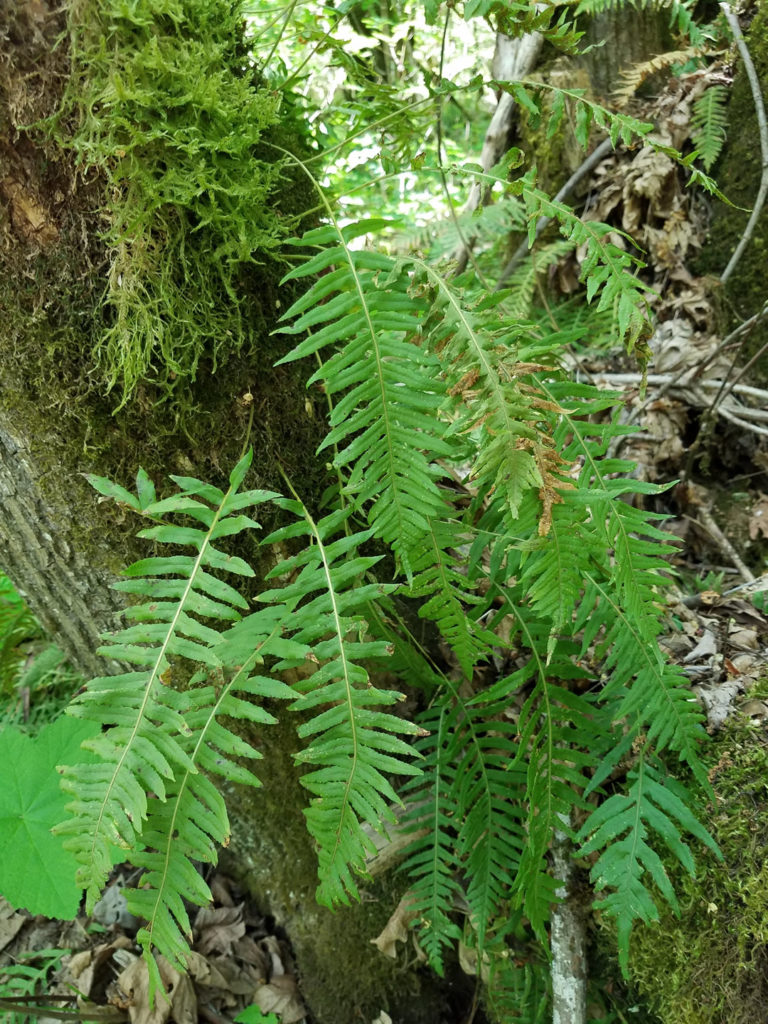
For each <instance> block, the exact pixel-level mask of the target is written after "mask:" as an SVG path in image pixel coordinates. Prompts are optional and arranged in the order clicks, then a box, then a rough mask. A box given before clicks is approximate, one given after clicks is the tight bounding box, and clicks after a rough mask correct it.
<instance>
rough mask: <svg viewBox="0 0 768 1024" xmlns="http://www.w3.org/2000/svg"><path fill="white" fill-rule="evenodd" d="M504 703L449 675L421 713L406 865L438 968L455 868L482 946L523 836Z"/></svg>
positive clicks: (517, 772) (423, 938)
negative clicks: (468, 695) (419, 768)
mask: <svg viewBox="0 0 768 1024" xmlns="http://www.w3.org/2000/svg"><path fill="white" fill-rule="evenodd" d="M505 708H506V703H504V702H498V701H497V702H496V703H494V704H490V703H487V702H485V700H483V702H482V704H477V705H475V704H474V703H473V702H472V701H469V700H465V699H464V698H462V696H461V694H460V693H459V692H458V690H457V689H456V688H455V687H454V686H453V685H452V684H450V683H446V689H445V692H444V693H443V694H442V695H440V697H439V699H438V700H437V702H436V704H435V707H434V708H433V709H432V710H431V711H430V712H428V713H427V714H426V715H424V716H423V717H422V719H420V724H421V725H422V726H423V727H424V729H425V730H426V731H427V733H428V735H427V736H426V737H425V738H424V739H422V740H420V741H419V743H418V744H417V746H418V749H419V750H420V752H421V753H422V754H423V755H424V758H425V763H424V776H423V778H422V779H419V780H418V781H417V782H414V783H412V784H410V785H409V787H408V801H409V805H410V806H412V808H413V810H412V811H411V812H410V814H409V817H408V819H407V820H408V821H409V823H410V824H411V828H412V829H413V830H414V831H415V832H416V838H415V839H414V842H413V844H412V846H411V847H410V848H409V851H410V855H409V857H408V860H407V861H406V863H405V864H404V866H403V868H404V870H407V871H408V872H409V874H410V876H411V882H412V884H411V890H410V891H411V894H412V903H413V905H414V906H415V907H416V909H417V912H418V913H419V915H420V918H421V931H420V942H422V943H423V945H424V948H425V950H427V951H428V952H429V956H430V958H431V962H432V963H433V965H434V966H435V967H436V969H438V970H442V955H443V954H442V950H443V948H444V947H445V946H446V945H449V944H450V943H452V941H453V940H454V938H455V936H456V929H455V925H454V924H453V922H452V921H451V920H450V917H449V916H448V915H449V912H450V909H451V906H452V903H450V902H445V900H446V898H447V897H448V895H449V894H451V898H453V896H455V894H456V892H457V888H456V886H457V883H456V872H457V871H459V870H460V871H461V872H462V873H463V875H464V876H465V878H466V900H467V903H468V905H469V912H470V918H471V922H472V926H473V928H474V930H475V934H476V937H477V945H478V948H479V949H480V950H482V949H483V947H484V945H485V937H486V932H487V930H488V928H489V926H490V922H491V921H493V919H494V917H495V916H496V915H497V914H498V912H499V910H500V908H501V907H502V906H503V904H504V902H505V901H506V900H508V899H509V895H510V893H511V891H512V884H513V881H514V878H515V876H516V873H517V869H518V865H519V863H520V859H521V856H522V851H523V848H524V846H525V843H526V836H525V830H524V827H523V825H522V822H521V819H522V817H523V815H522V811H521V807H522V804H523V799H524V794H525V770H524V768H523V767H521V765H520V764H519V759H518V757H517V754H518V747H517V744H516V742H515V733H516V729H515V727H514V725H513V724H512V723H511V722H510V721H509V720H508V718H507V717H506V716H505V715H504V711H505Z"/></svg>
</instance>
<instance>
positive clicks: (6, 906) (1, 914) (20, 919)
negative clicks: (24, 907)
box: [0, 896, 27, 950]
mask: <svg viewBox="0 0 768 1024" xmlns="http://www.w3.org/2000/svg"><path fill="white" fill-rule="evenodd" d="M26 920H27V918H26V916H25V915H24V914H19V913H17V911H15V910H14V909H13V907H12V906H11V905H10V903H8V902H7V901H6V900H5V899H3V897H2V896H0V950H2V949H5V947H6V946H7V945H8V943H9V942H11V941H12V940H13V939H14V937H15V936H16V935H17V934H18V932H19V931H20V929H21V928H22V927H23V925H24V922H25V921H26Z"/></svg>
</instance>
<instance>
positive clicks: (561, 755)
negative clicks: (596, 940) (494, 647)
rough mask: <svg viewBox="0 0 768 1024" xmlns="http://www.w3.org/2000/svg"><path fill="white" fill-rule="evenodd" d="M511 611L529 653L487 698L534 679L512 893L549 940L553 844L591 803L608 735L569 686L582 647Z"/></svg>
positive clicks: (525, 717) (523, 741) (521, 727)
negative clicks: (520, 843) (521, 837)
mask: <svg viewBox="0 0 768 1024" xmlns="http://www.w3.org/2000/svg"><path fill="white" fill-rule="evenodd" d="M506 611H507V613H508V614H512V615H514V617H515V618H516V620H517V624H518V630H519V637H520V639H521V641H522V643H523V644H524V646H525V648H526V649H527V650H528V651H530V658H529V659H528V661H527V662H526V663H525V664H524V665H523V666H522V667H521V668H520V669H518V670H517V671H516V672H515V673H513V674H512V675H511V676H508V677H506V678H505V679H502V680H499V682H498V683H496V684H495V685H494V686H493V687H491V689H490V690H489V691H488V693H487V694H485V695H484V697H487V698H488V699H489V700H493V699H494V698H495V699H497V700H498V699H499V698H500V697H501V696H502V695H505V696H506V697H507V699H510V697H511V695H512V694H514V693H515V692H520V691H521V690H522V689H523V687H525V686H526V684H528V683H529V682H530V681H531V680H532V681H533V684H534V685H533V688H532V689H531V691H530V693H529V695H528V697H527V698H526V700H525V702H524V704H523V706H522V709H521V711H520V715H519V718H518V721H517V729H518V754H517V759H518V762H519V765H520V768H521V770H523V771H525V773H526V790H525V802H524V808H525V831H526V843H525V845H524V847H523V851H522V856H521V858H520V863H519V866H518V870H517V874H516V876H515V880H514V887H513V891H514V894H515V905H517V906H518V907H520V908H521V909H522V911H523V912H524V914H525V915H526V917H527V918H528V920H529V922H530V925H531V928H532V929H533V931H534V932H535V934H536V935H537V937H538V938H539V939H540V941H542V942H544V943H546V941H547V939H546V930H545V925H546V922H547V920H548V918H549V911H550V907H551V906H552V904H553V903H555V902H556V896H555V892H556V889H557V887H558V885H559V881H558V879H556V878H553V877H552V875H551V874H550V869H549V864H548V860H547V853H548V851H549V845H550V842H551V839H552V837H553V835H554V832H555V830H556V829H561V830H562V828H563V822H564V821H567V820H568V819H569V818H570V816H571V812H572V810H573V808H574V807H585V806H586V803H585V800H584V798H583V795H582V794H583V793H584V791H585V790H586V789H587V786H588V783H589V779H590V776H591V774H592V771H593V770H594V768H595V766H596V765H597V764H598V763H599V761H600V756H601V753H603V752H604V751H605V749H606V748H607V747H608V746H609V742H608V736H609V734H608V733H607V730H606V729H605V726H604V724H603V722H602V721H601V716H600V715H599V713H597V709H596V708H595V706H594V703H592V702H590V701H589V700H588V699H586V698H584V697H582V696H580V695H579V694H578V693H574V692H572V690H570V689H569V688H568V686H569V683H571V684H572V683H573V681H574V680H578V679H583V678H585V676H586V673H585V672H584V670H583V669H581V668H579V667H578V665H577V664H576V658H575V655H576V653H577V650H578V645H576V644H574V643H573V642H568V641H564V640H558V641H557V643H556V644H552V643H551V640H550V638H549V636H548V629H547V625H546V624H543V623H540V622H536V620H535V619H533V618H532V617H531V616H530V615H525V614H523V613H522V611H521V608H520V606H519V605H517V603H516V602H515V603H513V602H512V601H510V602H508V603H507V605H506ZM547 649H549V656H548V657H547V658H546V660H545V651H547Z"/></svg>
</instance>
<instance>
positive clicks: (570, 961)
mask: <svg viewBox="0 0 768 1024" xmlns="http://www.w3.org/2000/svg"><path fill="white" fill-rule="evenodd" d="M561 817H562V818H563V823H564V824H566V825H567V824H568V820H567V818H565V817H564V816H563V815H561ZM552 870H553V872H554V874H555V877H556V878H559V879H560V880H561V882H562V885H561V886H560V888H559V889H558V890H557V896H558V898H559V899H561V900H562V902H561V903H557V904H556V905H555V906H554V908H553V910H552V935H551V946H552V1024H584V1022H585V1021H586V1019H587V936H586V928H585V925H584V913H583V911H582V910H581V909H580V908H579V906H578V903H577V900H576V898H575V897H574V895H573V892H571V889H572V887H573V874H574V871H573V860H572V859H571V841H570V839H569V838H568V836H567V835H566V834H565V832H563V831H561V830H560V829H557V830H556V831H555V836H554V841H553V843H552Z"/></svg>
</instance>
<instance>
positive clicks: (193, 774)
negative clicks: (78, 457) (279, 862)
mask: <svg viewBox="0 0 768 1024" xmlns="http://www.w3.org/2000/svg"><path fill="white" fill-rule="evenodd" d="M250 462H251V454H250V453H248V454H247V455H246V456H244V458H243V459H241V461H240V462H239V463H238V465H237V466H236V467H235V469H234V470H233V471H232V473H231V475H230V479H229V488H228V490H227V491H226V492H224V491H221V490H220V489H219V488H217V487H214V486H212V485H210V484H205V483H202V482H201V481H199V480H196V479H193V478H190V477H173V478H172V479H173V480H174V481H175V483H176V484H177V485H178V487H179V489H180V490H179V493H178V494H176V495H174V496H172V497H170V498H166V499H163V500H160V501H158V500H157V499H156V495H155V489H154V486H153V485H152V483H151V481H149V479H148V477H147V476H146V474H144V473H143V472H140V473H139V476H138V479H137V495H133V494H131V493H130V492H129V491H127V490H125V489H124V488H122V487H120V486H119V485H116V484H113V483H110V482H109V481H107V480H103V479H101V478H97V477H92V478H91V483H92V484H93V485H94V486H95V487H96V489H97V490H99V491H100V492H101V493H103V494H106V495H108V496H110V497H113V498H116V499H117V500H118V501H121V502H123V503H124V504H126V505H127V506H129V507H130V508H132V509H134V510H135V511H137V512H140V513H141V514H142V515H144V516H146V517H148V518H150V519H152V520H153V521H154V522H155V525H153V526H151V527H148V528H147V529H144V530H142V531H141V533H140V534H139V536H141V537H146V538H147V539H150V540H153V541H155V542H159V543H161V544H171V545H174V546H181V547H191V548H192V550H193V553H192V554H171V555H162V556H156V557H151V558H147V559H144V560H142V561H140V562H136V563H135V564H134V565H132V566H131V567H130V568H129V569H128V570H127V571H126V575H127V576H128V577H129V578H128V579H127V580H124V581H122V582H119V583H117V584H116V587H117V589H119V590H122V591H124V592H127V593H129V594H133V595H137V596H138V597H139V598H140V599H142V600H141V601H140V603H138V604H135V605H133V606H131V607H130V608H128V609H127V612H126V615H127V616H128V618H129V619H130V620H132V621H133V623H134V624H133V625H128V626H126V627H125V628H124V629H122V630H121V631H119V632H118V633H117V634H116V635H114V636H109V637H108V638H107V640H108V644H107V645H106V646H105V647H104V648H102V649H101V653H103V654H104V655H105V656H107V657H109V658H111V659H113V660H115V661H120V662H129V663H132V664H134V665H136V666H137V667H136V668H135V669H134V670H133V671H129V672H123V673H121V674H118V675H113V676H105V677H102V678H98V679H95V680H93V681H92V682H91V683H90V684H89V686H88V688H87V690H86V692H85V693H83V694H82V695H80V696H79V697H76V698H75V700H74V701H73V703H72V705H71V707H70V709H69V711H70V713H71V714H73V715H75V716H77V717H80V718H84V719H87V720H89V721H93V722H96V723H98V724H99V725H101V726H102V729H103V731H102V733H101V734H100V735H99V736H97V737H96V738H95V739H93V740H89V741H87V742H86V744H84V746H85V747H87V749H89V750H91V751H93V752H94V753H96V754H97V755H98V756H99V758H100V760H99V761H98V762H97V763H95V764H78V765H74V766H70V767H67V768H65V769H64V777H63V786H64V789H65V790H66V791H67V792H68V793H70V794H71V795H72V797H73V800H72V802H71V803H70V804H69V805H68V810H69V812H70V814H71V817H70V818H69V819H68V820H67V821H66V822H64V823H63V824H62V825H61V826H60V828H59V831H60V832H61V833H63V834H64V835H66V836H68V837H69V838H68V839H67V846H68V847H69V849H71V850H72V852H73V853H74V854H75V857H76V858H77V860H78V861H79V862H80V868H79V871H78V882H79V884H80V885H82V886H83V887H84V888H86V890H87V905H88V907H89V908H91V907H92V906H93V905H94V903H95V902H96V900H97V899H98V897H99V894H100V892H101V888H102V886H103V884H104V882H105V880H106V877H107V874H108V872H109V870H110V868H111V864H112V850H113V847H115V846H117V847H121V848H123V849H124V850H125V851H126V852H127V855H128V856H129V857H130V858H131V859H132V860H133V862H134V863H135V864H137V865H138V866H141V867H144V868H146V869H147V874H146V876H145V880H146V882H147V888H144V889H142V890H141V891H134V892H133V893H132V895H131V904H130V905H131V907H132V908H133V909H134V910H135V911H136V912H137V913H139V914H141V915H142V916H145V917H146V919H147V922H148V923H147V926H146V928H145V929H143V930H142V932H141V935H140V941H141V943H142V945H143V946H144V949H145V951H146V953H147V959H148V961H149V962H150V965H151V969H152V971H153V982H154V983H155V984H159V975H158V974H157V972H156V968H155V967H154V961H153V958H152V956H151V955H150V954H151V953H152V951H153V950H154V949H156V950H157V951H158V952H160V953H162V954H164V955H165V956H166V957H168V959H169V960H170V961H171V962H173V963H175V964H177V965H180V966H183V964H184V958H185V953H186V951H187V949H188V946H187V943H188V941H189V937H190V927H189V920H188V917H187V913H186V910H185V908H184V904H183V899H185V898H186V899H189V900H191V901H192V902H193V903H197V904H204V903H206V902H207V901H208V899H209V898H210V893H209V892H208V889H207V886H206V885H205V883H204V882H203V880H202V878H201V877H200V876H199V875H198V873H197V871H196V869H195V867H194V866H193V863H192V861H193V860H198V861H203V862H207V863H211V862H213V861H215V859H216V852H215V844H216V843H221V842H224V841H225V840H226V837H227V835H228V823H227V815H226V810H225V807H224V803H223V799H222V797H221V795H220V794H219V793H218V791H217V790H216V789H215V787H214V786H213V785H212V783H211V782H210V781H209V779H208V778H207V777H206V775H205V774H203V771H207V772H213V773H215V774H218V775H223V776H225V777H227V778H233V779H236V780H237V781H250V782H253V781H255V780H254V778H253V776H251V774H250V773H248V772H246V771H245V770H244V769H242V768H241V767H240V766H239V765H237V764H235V763H234V762H232V761H231V757H232V756H242V755H244V756H248V757H252V758H253V757H258V756H259V754H258V752H257V751H256V750H254V749H253V748H252V747H251V746H250V745H249V744H247V743H245V742H244V741H242V740H240V739H238V737H236V736H235V735H234V734H233V733H231V732H230V731H229V730H227V729H225V728H223V727H222V726H221V725H220V724H219V723H218V722H217V721H216V715H217V714H226V715H229V716H231V717H233V718H239V719H245V720H251V721H256V722H260V723H265V722H268V721H270V716H268V715H265V714H264V713H263V712H262V711H261V709H260V708H259V707H258V705H253V704H251V703H250V702H249V701H247V700H243V699H242V698H240V697H236V696H235V694H236V693H237V692H238V691H240V692H242V693H244V694H246V695H258V696H286V694H290V691H289V690H288V688H287V687H286V688H282V687H280V686H278V685H277V684H275V683H273V682H271V681H266V680H263V679H261V678H260V677H251V676H250V675H249V673H248V670H247V668H246V666H242V667H241V669H240V670H239V671H238V672H237V673H236V674H235V675H234V676H233V678H232V679H231V680H229V681H228V682H225V681H224V680H223V679H221V678H219V681H218V684H217V685H208V686H202V685H200V684H201V683H202V682H203V679H204V677H203V676H201V675H200V674H197V675H195V676H194V677H193V679H192V680H191V681H190V684H189V688H188V689H187V690H186V691H184V692H181V691H179V690H177V689H174V688H173V686H172V685H170V674H171V672H172V671H174V670H173V669H172V667H171V666H172V660H174V659H178V658H181V659H186V660H188V661H190V662H192V663H194V664H202V665H204V666H206V669H207V670H208V671H210V672H213V673H214V674H215V675H218V674H219V673H220V672H222V671H223V668H224V665H225V661H224V660H223V659H222V656H221V655H220V653H219V646H220V644H221V637H220V634H219V632H218V631H216V630H215V629H213V628H212V626H211V625H209V623H211V622H219V623H226V622H231V621H233V620H236V619H238V618H239V617H240V613H241V610H242V609H244V608H246V607H247V604H246V601H245V600H244V598H243V597H241V596H240V594H239V593H238V591H236V590H235V589H234V588H233V587H232V586H231V585H230V584H229V583H226V582H224V581H223V580H222V579H220V578H219V577H218V575H216V573H218V572H222V571H223V572H229V573H234V574H235V575H239V576H252V575H253V570H252V569H251V568H250V566H248V564H247V563H246V562H244V561H243V560H242V559H240V558H236V557H233V556H230V555H227V554H225V553H224V552H223V551H222V550H221V549H220V548H219V547H217V546H216V544H215V542H216V541H218V540H220V539H222V538H225V537H229V536H234V535H236V534H238V533H240V532H242V531H243V530H245V529H252V528H254V527H256V526H257V525H258V524H257V523H256V522H255V521H254V520H252V519H250V518H248V517H247V516H245V515H242V514H240V513H241V510H243V509H246V508H249V507H251V506H254V505H258V504H260V503H261V502H264V501H265V500H267V499H268V498H270V497H272V496H273V495H272V493H271V492H268V491H243V492H239V488H240V485H241V483H242V481H243V479H244V477H245V474H246V472H247V470H248V467H249V465H250ZM168 515H174V516H176V515H183V516H186V517H188V519H191V520H192V521H195V522H197V523H199V524H201V526H194V527H193V526H182V525H177V524H176V523H172V522H168V521H167V519H166V517H167V516H168ZM212 570H213V571H212ZM270 611H271V612H272V614H271V615H268V616H264V617H263V618H262V619H260V620H259V626H260V629H259V630H258V631H254V632H253V637H252V647H251V650H253V651H254V652H256V653H255V655H254V656H256V655H261V654H274V653H278V654H280V653H282V650H283V648H282V646H281V644H282V641H281V642H280V643H278V633H279V625H280V617H279V615H275V613H274V610H270ZM203 619H204V620H205V622H203V621H202V620H203ZM275 645H277V646H278V650H277V651H275V649H274V648H275ZM252 664H253V661H252V660H251V661H250V663H249V665H252Z"/></svg>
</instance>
